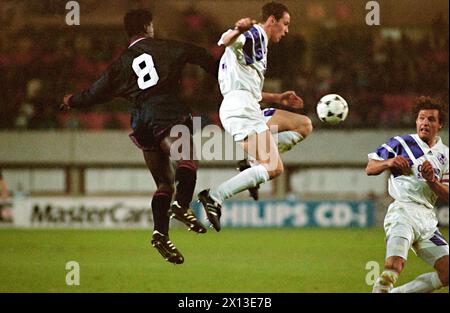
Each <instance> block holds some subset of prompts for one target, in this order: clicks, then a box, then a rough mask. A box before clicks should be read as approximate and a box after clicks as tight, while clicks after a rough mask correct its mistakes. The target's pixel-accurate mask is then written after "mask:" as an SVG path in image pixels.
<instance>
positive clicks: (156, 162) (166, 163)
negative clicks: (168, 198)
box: [144, 151, 175, 191]
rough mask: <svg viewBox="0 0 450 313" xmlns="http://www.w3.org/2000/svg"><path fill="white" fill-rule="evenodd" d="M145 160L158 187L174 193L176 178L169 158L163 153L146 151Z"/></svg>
mask: <svg viewBox="0 0 450 313" xmlns="http://www.w3.org/2000/svg"><path fill="white" fill-rule="evenodd" d="M144 159H145V163H146V164H147V167H148V169H149V170H150V173H151V174H152V177H153V180H154V181H155V183H156V186H157V187H158V188H160V187H162V186H164V187H165V188H168V189H170V190H169V191H172V190H173V183H174V178H175V177H174V172H173V168H172V163H171V161H170V158H169V156H168V155H167V154H166V153H164V152H162V151H144Z"/></svg>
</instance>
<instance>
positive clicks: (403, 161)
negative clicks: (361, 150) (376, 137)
mask: <svg viewBox="0 0 450 313" xmlns="http://www.w3.org/2000/svg"><path fill="white" fill-rule="evenodd" d="M387 169H398V170H401V171H402V173H403V174H410V173H411V167H410V165H409V162H408V159H407V158H405V157H402V156H397V157H395V158H392V159H387V160H384V161H377V160H369V162H368V163H367V167H366V174H367V175H369V176H375V175H380V174H381V173H383V172H384V171H385V170H387Z"/></svg>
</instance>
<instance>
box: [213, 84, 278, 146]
mask: <svg viewBox="0 0 450 313" xmlns="http://www.w3.org/2000/svg"><path fill="white" fill-rule="evenodd" d="M274 113H275V109H265V110H264V111H262V110H261V106H260V105H259V102H258V101H257V100H256V99H255V97H253V95H252V94H251V93H250V92H248V91H244V90H236V91H232V92H230V93H228V94H226V95H225V97H224V99H223V101H222V105H221V106H220V111H219V116H220V121H221V122H222V126H223V128H225V130H226V131H227V132H228V133H229V134H230V135H231V136H233V139H234V140H235V141H242V140H244V139H246V138H247V137H248V136H249V135H251V134H255V133H256V134H260V133H262V132H264V131H266V130H268V129H269V127H268V126H267V122H268V121H269V120H270V118H271V117H272V116H273V114H274Z"/></svg>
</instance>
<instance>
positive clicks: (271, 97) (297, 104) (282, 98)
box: [262, 91, 304, 109]
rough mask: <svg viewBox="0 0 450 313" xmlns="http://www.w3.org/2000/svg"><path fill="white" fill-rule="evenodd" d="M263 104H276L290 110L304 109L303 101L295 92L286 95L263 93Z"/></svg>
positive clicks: (288, 92) (285, 93)
mask: <svg viewBox="0 0 450 313" xmlns="http://www.w3.org/2000/svg"><path fill="white" fill-rule="evenodd" d="M262 102H265V103H275V104H279V105H282V106H284V107H286V108H290V109H303V106H304V104H303V99H302V98H300V97H299V96H298V95H297V94H296V93H295V91H286V92H284V93H269V92H263V93H262Z"/></svg>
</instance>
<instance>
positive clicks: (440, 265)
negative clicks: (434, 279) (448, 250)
mask: <svg viewBox="0 0 450 313" xmlns="http://www.w3.org/2000/svg"><path fill="white" fill-rule="evenodd" d="M434 267H435V269H436V271H437V273H438V276H439V280H440V281H441V283H442V285H443V286H444V287H447V286H448V255H447V256H444V257H443V258H441V259H439V260H438V261H437V262H436V264H435V266H434Z"/></svg>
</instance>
